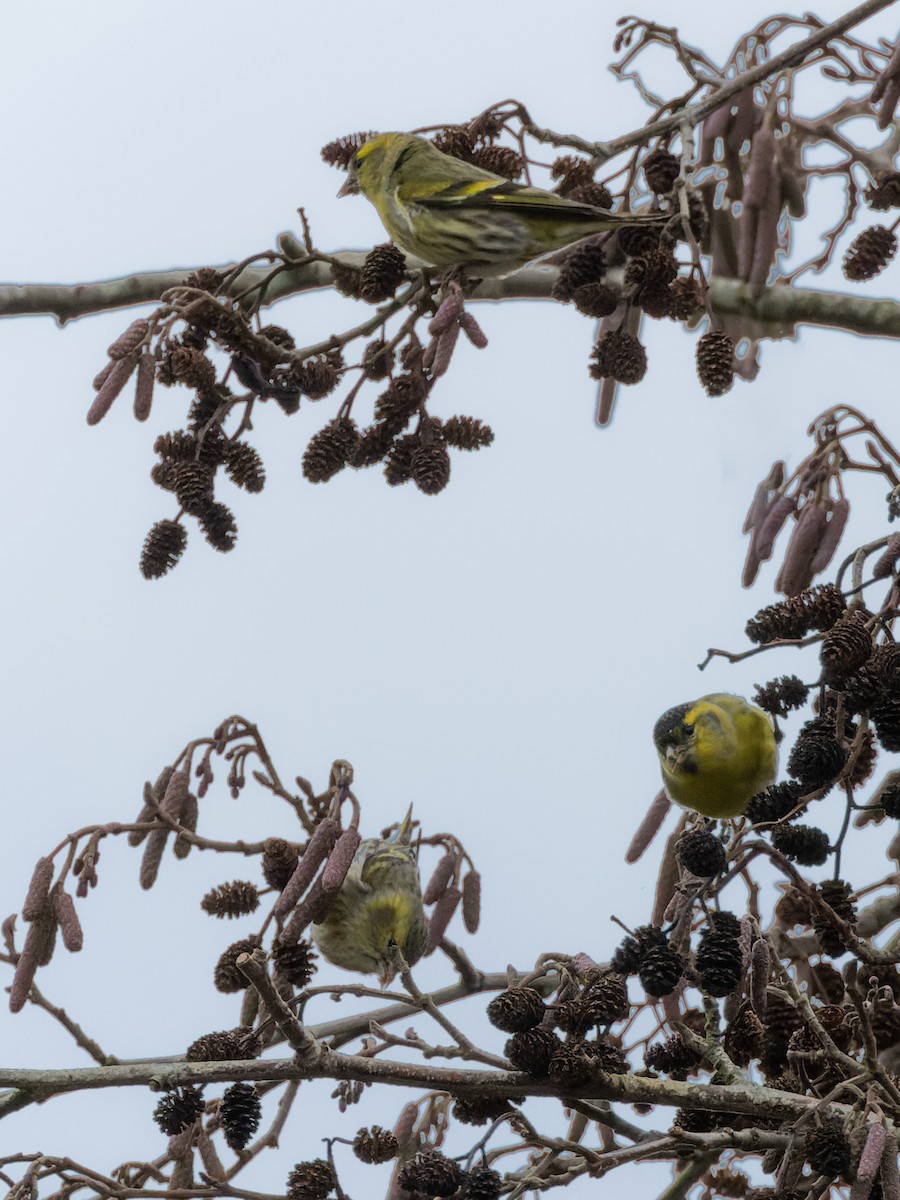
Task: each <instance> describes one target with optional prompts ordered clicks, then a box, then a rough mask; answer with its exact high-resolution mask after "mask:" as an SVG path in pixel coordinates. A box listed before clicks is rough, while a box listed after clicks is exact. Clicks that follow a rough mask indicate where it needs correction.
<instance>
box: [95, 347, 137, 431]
mask: <svg viewBox="0 0 900 1200" xmlns="http://www.w3.org/2000/svg"><path fill="white" fill-rule="evenodd" d="M137 362H138V356H137V355H136V354H131V355H129V356H128V358H120V359H119V361H118V362H117V363H116V365H115V366H114V367H113V369H112V370H111V371H110V373H109V375H108V376H107V377H106V380H105V382H104V384H103V386H102V387H101V389H100V391H99V392H98V393H97V395H96V396H95V397H94V402H93V404H92V405H91V407H90V408H89V409H88V415H87V423H88V425H96V424H97V423H98V422H99V421H102V420H103V418H104V417H105V416H106V414H107V413H108V412H109V410H110V409H111V408H112V406H113V401H114V400H115V399H116V397H117V396H118V394H119V392H121V390H122V388H123V387H124V386H125V384H126V383H127V382H128V380H129V379H130V378H131V374H132V372H133V371H134V369H135V367H136V366H137Z"/></svg>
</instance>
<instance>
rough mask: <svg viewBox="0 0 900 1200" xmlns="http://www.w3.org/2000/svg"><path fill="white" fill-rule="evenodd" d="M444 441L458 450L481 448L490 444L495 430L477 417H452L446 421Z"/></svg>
mask: <svg viewBox="0 0 900 1200" xmlns="http://www.w3.org/2000/svg"><path fill="white" fill-rule="evenodd" d="M443 434H444V441H445V442H446V443H447V445H448V446H453V447H455V448H456V449H457V450H480V449H481V447H482V446H490V445H491V443H492V442H493V440H494V431H493V429H491V427H490V425H485V423H484V422H483V421H480V420H479V419H478V418H477V417H450V419H449V420H448V421H445V422H444V429H443Z"/></svg>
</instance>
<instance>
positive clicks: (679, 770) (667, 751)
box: [653, 692, 778, 817]
mask: <svg viewBox="0 0 900 1200" xmlns="http://www.w3.org/2000/svg"><path fill="white" fill-rule="evenodd" d="M653 741H654V743H655V744H656V750H657V753H658V754H659V761H660V765H661V767H662V777H663V782H664V783H665V785H666V791H667V792H668V794H669V798H670V799H671V800H674V801H675V803H676V804H681V805H682V806H683V807H684V808H692V809H694V810H695V811H696V812H699V813H702V814H703V815H704V816H705V817H737V816H740V814H741V813H742V812H743V811H744V809H745V808H746V807H747V804H748V803H749V801H750V798H751V796H755V795H756V793H757V792H761V791H762V790H763V788H765V787H768V785H769V784H770V783H772V781H773V780H774V778H775V772H776V771H777V769H778V751H777V748H776V746H775V734H774V731H773V729H772V723H771V721H770V720H769V718H768V717H767V716H766V714H765V713H764V712H763V711H762V709H761V708H757V707H756V706H755V705H754V704H749V703H748V702H747V701H746V700H745V699H744V698H743V697H742V696H730V695H727V694H725V693H721V692H719V693H715V694H713V695H711V696H701V698H700V699H699V700H692V701H691V702H690V703H688V704H679V705H677V706H676V707H675V708H670V709H669V711H668V712H666V713H663V715H662V716H661V717H660V718H659V720H658V721H657V722H656V725H655V726H654V727H653Z"/></svg>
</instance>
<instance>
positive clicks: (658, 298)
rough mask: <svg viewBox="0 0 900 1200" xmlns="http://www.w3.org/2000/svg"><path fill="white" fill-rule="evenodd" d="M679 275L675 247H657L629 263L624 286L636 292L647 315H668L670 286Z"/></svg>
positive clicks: (670, 300) (670, 297)
mask: <svg viewBox="0 0 900 1200" xmlns="http://www.w3.org/2000/svg"><path fill="white" fill-rule="evenodd" d="M677 274H678V264H677V263H676V261H675V255H674V253H673V252H672V248H671V247H670V246H658V247H656V249H654V250H648V251H647V253H646V254H642V255H641V257H640V258H633V259H632V260H631V261H630V262H629V264H628V266H627V267H626V268H625V288H626V290H631V291H633V294H634V301H635V303H636V304H639V305H640V306H641V308H642V309H643V310H644V312H645V313H647V315H648V316H650V317H666V316H668V315H669V309H670V306H671V302H672V294H671V292H670V290H669V285H670V284H671V283H672V281H673V280H674V279H675V276H676V275H677Z"/></svg>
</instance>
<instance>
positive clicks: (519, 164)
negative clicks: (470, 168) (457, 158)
mask: <svg viewBox="0 0 900 1200" xmlns="http://www.w3.org/2000/svg"><path fill="white" fill-rule="evenodd" d="M471 161H472V162H473V163H474V164H475V166H476V167H481V169H482V170H484V171H492V172H493V173H494V174H495V175H502V176H503V177H504V179H509V180H511V181H515V180H516V179H518V178H519V176H520V175H521V174H522V171H523V170H524V168H525V162H524V159H523V158H522V156H521V154H517V153H516V151H515V150H513V149H512V147H511V146H479V147H478V149H477V150H476V151H475V153H474V154H473V155H472V160H471Z"/></svg>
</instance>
